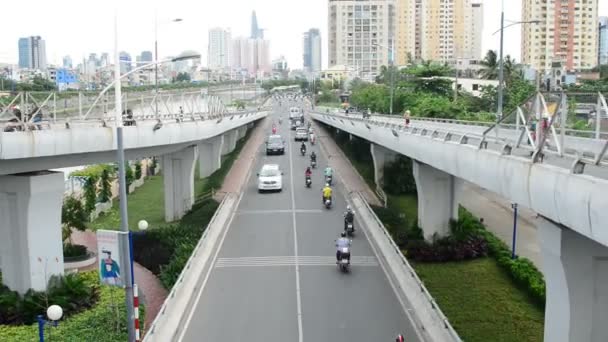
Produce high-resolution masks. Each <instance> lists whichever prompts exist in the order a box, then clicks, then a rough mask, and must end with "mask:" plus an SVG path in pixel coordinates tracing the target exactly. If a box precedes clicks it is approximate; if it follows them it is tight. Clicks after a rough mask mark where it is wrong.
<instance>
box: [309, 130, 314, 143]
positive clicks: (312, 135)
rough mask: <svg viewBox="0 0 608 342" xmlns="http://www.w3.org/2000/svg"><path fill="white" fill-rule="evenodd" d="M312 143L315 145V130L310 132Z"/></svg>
mask: <svg viewBox="0 0 608 342" xmlns="http://www.w3.org/2000/svg"><path fill="white" fill-rule="evenodd" d="M310 143H311V144H313V145H314V143H315V134H314V133H313V132H310Z"/></svg>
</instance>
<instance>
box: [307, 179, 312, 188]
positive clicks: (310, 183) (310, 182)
mask: <svg viewBox="0 0 608 342" xmlns="http://www.w3.org/2000/svg"><path fill="white" fill-rule="evenodd" d="M311 185H312V180H311V179H310V177H306V187H307V188H310V186H311Z"/></svg>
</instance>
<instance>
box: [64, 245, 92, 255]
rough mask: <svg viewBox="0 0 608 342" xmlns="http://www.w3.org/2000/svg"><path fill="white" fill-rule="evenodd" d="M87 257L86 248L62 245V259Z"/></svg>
mask: <svg viewBox="0 0 608 342" xmlns="http://www.w3.org/2000/svg"><path fill="white" fill-rule="evenodd" d="M85 255H87V247H86V246H83V245H73V244H71V243H65V244H63V257H64V258H75V257H81V256H85Z"/></svg>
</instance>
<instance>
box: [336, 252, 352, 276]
mask: <svg viewBox="0 0 608 342" xmlns="http://www.w3.org/2000/svg"><path fill="white" fill-rule="evenodd" d="M349 258H350V248H348V247H343V248H342V250H340V260H339V261H338V267H340V270H341V271H342V272H344V273H347V272H348V268H349V266H350V260H349Z"/></svg>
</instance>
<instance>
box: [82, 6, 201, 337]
mask: <svg viewBox="0 0 608 342" xmlns="http://www.w3.org/2000/svg"><path fill="white" fill-rule="evenodd" d="M193 58H200V55H194V56H182V57H178V58H172V59H168V60H164V61H154V62H152V63H149V64H146V65H142V66H140V67H137V68H135V69H133V70H131V71H129V72H127V73H125V74H123V75H121V74H120V56H119V52H118V11H117V12H116V14H115V16H114V82H112V83H111V84H110V85H108V86H107V87H106V88H105V89H104V90H102V92H101V93H100V94H99V96H98V97H97V99H95V101H94V102H93V105H92V106H91V108H93V107H94V106H95V103H96V102H97V101H98V100H99V99H100V98H101V97H102V96H103V94H104V93H105V92H107V91H108V90H109V89H110V88H111V87H112V86H114V97H115V98H114V100H115V106H116V108H115V114H114V115H115V120H116V145H117V146H116V155H117V158H116V159H117V161H118V193H119V201H120V230H121V232H122V234H121V242H120V248H121V253H120V254H121V259H122V260H121V262H122V265H123V275H124V277H125V278H126V279H125V294H126V296H125V302H126V306H127V320H128V323H127V330H128V332H129V342H134V341H135V340H136V338H135V309H134V307H133V278H132V269H131V250H130V241H129V222H128V215H127V181H126V177H125V151H124V145H123V132H122V129H123V122H122V87H121V79H123V78H125V77H128V76H129V75H131V74H133V73H134V72H137V71H139V70H141V69H145V68H149V67H151V66H157V65H159V64H162V63H166V62H176V61H181V60H187V59H193ZM89 111H90V110H89Z"/></svg>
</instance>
